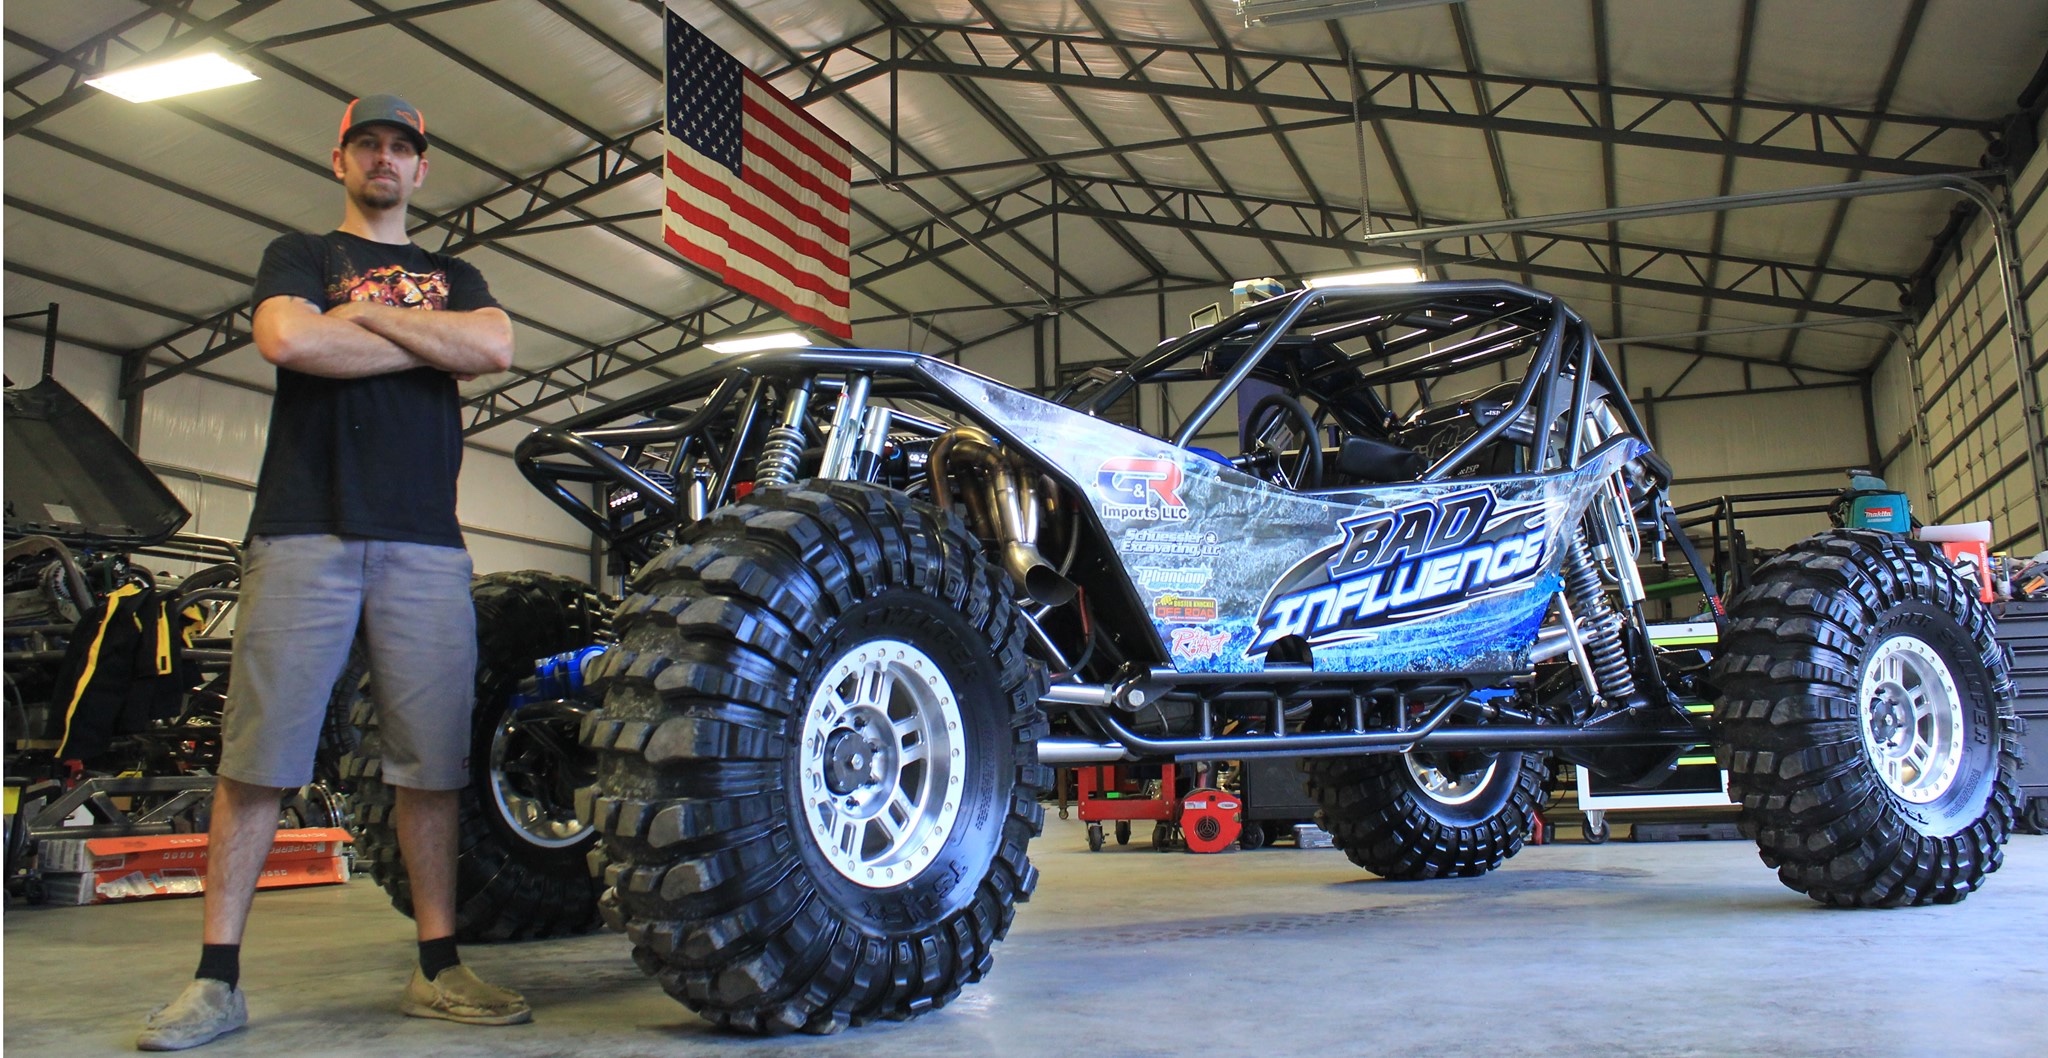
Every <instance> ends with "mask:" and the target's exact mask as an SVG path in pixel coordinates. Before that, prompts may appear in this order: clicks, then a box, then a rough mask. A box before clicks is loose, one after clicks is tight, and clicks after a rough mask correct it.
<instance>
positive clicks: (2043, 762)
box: [1996, 599, 2048, 797]
mask: <svg viewBox="0 0 2048 1058" xmlns="http://www.w3.org/2000/svg"><path fill="white" fill-rule="evenodd" d="M1996 613H1997V615H1998V633H1997V635H1998V641H1999V642H2000V643H2003V644H2005V646H2006V648H2007V649H2009V650H2011V651H2012V680H2013V685H2014V687H2015V688H2017V693H2018V700H2017V701H2016V702H2015V703H2014V705H2015V706H2016V707H2017V709H2018V711H2019V714H2020V716H2021V717H2022V718H2023V719H2022V722H2023V723H2024V724H2026V726H2027V730H2026V731H2024V732H2022V733H2021V734H2020V747H2021V749H2022V750H2023V751H2024V754H2025V756H2026V761H2025V763H2023V764H2021V765H2020V774H2019V780H2020V788H2021V790H2022V791H2023V792H2024V793H2025V794H2026V795H2027V796H2029V797H2048V601H2041V600H2019V599H2015V600H2013V601H2012V602H2008V603H2006V604H2004V605H2003V606H2002V607H1999V608H1998V610H1997V611H1996Z"/></svg>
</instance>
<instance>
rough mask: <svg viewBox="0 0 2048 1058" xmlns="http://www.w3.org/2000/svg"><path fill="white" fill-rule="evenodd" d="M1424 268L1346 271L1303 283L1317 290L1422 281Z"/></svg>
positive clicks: (1407, 266)
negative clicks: (1321, 288) (1320, 288)
mask: <svg viewBox="0 0 2048 1058" xmlns="http://www.w3.org/2000/svg"><path fill="white" fill-rule="evenodd" d="M1420 282H1422V269H1420V268H1415V267H1412V266H1409V265H1402V266H1401V267H1399V268H1381V269H1377V270H1375V271H1371V272H1346V273H1344V274H1343V275H1334V276H1316V277H1315V278H1314V279H1308V280H1303V281H1302V285H1303V286H1305V287H1307V288H1309V289H1310V290H1315V289H1317V288H1319V287H1370V286H1378V285H1379V284H1381V283H1420Z"/></svg>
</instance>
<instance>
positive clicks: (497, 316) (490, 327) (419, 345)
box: [329, 302, 512, 375]
mask: <svg viewBox="0 0 2048 1058" xmlns="http://www.w3.org/2000/svg"><path fill="white" fill-rule="evenodd" d="M329 315H340V316H342V317H343V318H345V319H346V320H347V321H348V322H350V323H354V324H358V325H360V326H362V327H363V328H364V329H365V330H367V331H369V332H371V333H373V334H375V335H378V336H380V337H382V338H385V339H388V340H389V341H391V342H393V343H395V344H397V345H398V346H399V347H401V348H403V349H404V350H405V351H406V352H408V353H411V354H412V355H413V356H415V357H418V358H419V359H420V360H421V361H422V362H424V363H427V364H429V365H432V366H434V367H438V368H440V369H441V370H443V371H447V372H450V373H452V374H461V375H483V374H489V373H491V372H494V371H503V370H505V368H506V367H508V366H510V364H511V362H512V322H511V320H510V319H509V318H508V317H507V316H506V315H505V314H504V313H503V312H502V311H499V310H497V309H479V310H476V311H474V312H445V311H444V312H430V311H423V310H420V309H399V308H392V307H391V306H389V305H379V304H375V303H370V302H358V303H355V304H354V305H353V306H350V307H338V308H337V309H335V310H332V311H330V313H329Z"/></svg>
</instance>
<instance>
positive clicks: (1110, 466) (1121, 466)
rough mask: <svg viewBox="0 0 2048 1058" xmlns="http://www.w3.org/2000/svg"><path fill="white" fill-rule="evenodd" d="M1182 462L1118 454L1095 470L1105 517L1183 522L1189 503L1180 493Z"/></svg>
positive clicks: (1130, 520) (1097, 489) (1132, 520)
mask: <svg viewBox="0 0 2048 1058" xmlns="http://www.w3.org/2000/svg"><path fill="white" fill-rule="evenodd" d="M1180 485H1181V469H1180V464H1179V463H1176V462H1174V461H1173V460H1171V459H1152V458H1148V457H1144V456H1115V457H1112V458H1110V459H1105V460H1103V461H1102V466H1101V467H1100V468H1098V469H1097V470H1096V472H1095V489H1096V491H1097V492H1099V493H1101V494H1102V497H1103V500H1104V502H1103V504H1102V507H1101V511H1102V516H1103V517H1104V518H1111V519H1116V520H1119V521H1127V522H1184V521H1186V520H1187V518H1188V507H1187V503H1186V502H1184V501H1183V500H1182V499H1181V497H1180Z"/></svg>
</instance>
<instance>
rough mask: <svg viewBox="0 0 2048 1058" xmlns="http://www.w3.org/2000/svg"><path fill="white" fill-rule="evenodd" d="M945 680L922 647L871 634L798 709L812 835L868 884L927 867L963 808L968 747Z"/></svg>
mask: <svg viewBox="0 0 2048 1058" xmlns="http://www.w3.org/2000/svg"><path fill="white" fill-rule="evenodd" d="M962 742H963V736H962V732H961V729H960V703H959V700H958V698H957V696H956V695H955V694H954V690H953V685H952V683H951V682H950V681H949V680H947V678H946V675H945V673H944V671H942V670H941V669H940V668H939V666H938V663H937V662H934V661H933V660H932V659H931V657H930V656H929V655H927V654H925V652H924V651H922V650H919V649H917V648H916V647H914V646H911V645H910V644H909V643H905V642H903V641H901V640H897V639H873V640H869V641H867V642H865V643H862V644H860V645H859V646H856V647H854V648H852V649H850V650H848V651H847V652H846V653H845V654H843V655H841V656H840V657H839V658H838V660H836V661H834V662H833V663H832V665H831V667H830V668H829V669H827V670H826V672H825V675H824V676H823V678H822V679H820V680H819V682H818V690H817V692H816V693H814V694H813V695H812V696H811V701H810V705H809V707H808V708H807V709H806V710H805V712H804V726H803V734H802V744H801V748H800V750H799V754H800V758H799V768H800V771H801V774H800V777H799V781H800V782H801V784H802V786H801V789H802V797H803V802H804V819H805V821H806V822H807V823H808V824H809V828H810V834H811V840H812V841H814V842H815V843H816V844H817V847H818V850H819V851H820V852H821V853H823V854H824V857H825V860H826V862H828V863H830V864H831V865H832V868H833V869H834V870H836V871H838V872H839V873H840V874H842V875H844V876H845V877H846V878H847V879H848V880H850V881H853V882H855V883H857V884H859V885H862V886H865V887H867V888H870V889H881V888H886V887H888V886H892V885H896V884H898V883H900V882H905V881H908V880H910V879H911V878H913V877H915V876H916V875H917V873H918V872H919V871H922V870H924V869H925V868H926V867H928V866H930V865H931V863H932V861H933V860H934V859H935V858H937V856H938V854H939V850H940V849H941V848H942V847H943V846H944V845H945V842H946V836H947V835H948V834H950V833H952V831H953V827H954V823H955V821H956V820H957V819H958V817H959V814H960V791H961V784H962V783H963V782H964V777H965V774H966V768H965V765H966V753H965V748H964V746H963V744H962Z"/></svg>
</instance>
